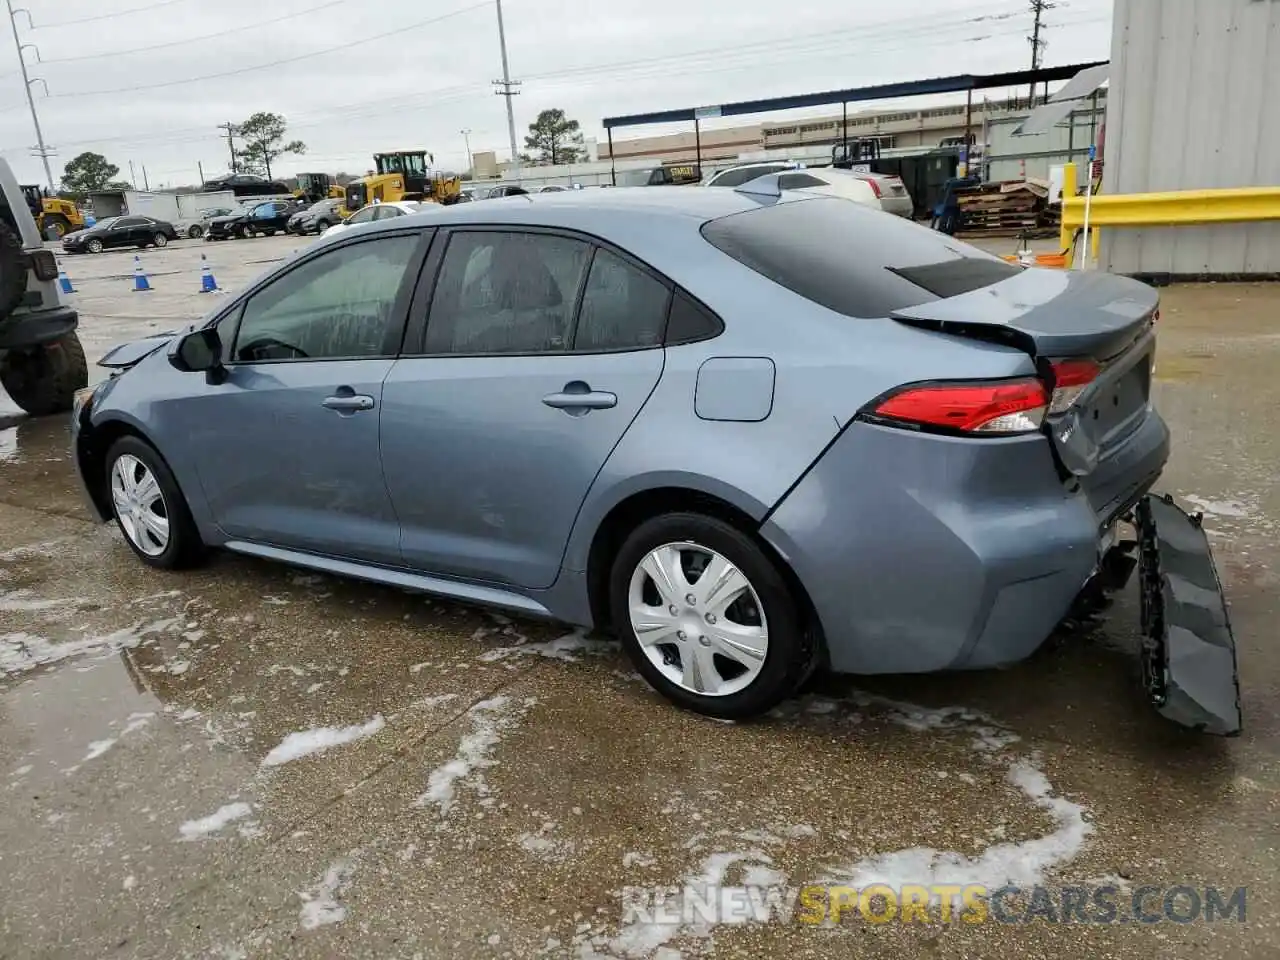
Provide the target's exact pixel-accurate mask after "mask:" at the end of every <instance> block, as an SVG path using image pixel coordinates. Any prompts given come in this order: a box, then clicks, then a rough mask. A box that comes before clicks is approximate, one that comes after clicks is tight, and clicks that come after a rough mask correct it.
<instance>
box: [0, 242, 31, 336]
mask: <svg viewBox="0 0 1280 960" xmlns="http://www.w3.org/2000/svg"><path fill="white" fill-rule="evenodd" d="M26 295H27V261H26V255H25V254H24V253H23V252H22V237H20V236H19V235H18V233H17V231H15V230H14V229H12V228H11V227H10V226H9V225H8V224H7V223H4V222H3V221H0V317H7V316H8V315H9V314H10V313H12V312H13V311H14V310H15V309H17V307H18V304H20V303H22V298H23V297H25V296H26Z"/></svg>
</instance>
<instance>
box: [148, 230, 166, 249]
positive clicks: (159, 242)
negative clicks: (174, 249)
mask: <svg viewBox="0 0 1280 960" xmlns="http://www.w3.org/2000/svg"><path fill="white" fill-rule="evenodd" d="M151 242H152V243H154V244H155V245H156V246H157V247H165V246H168V245H169V238H168V237H166V236H165V235H164V234H163V233H157V234H156V235H155V236H154V237H152V238H151Z"/></svg>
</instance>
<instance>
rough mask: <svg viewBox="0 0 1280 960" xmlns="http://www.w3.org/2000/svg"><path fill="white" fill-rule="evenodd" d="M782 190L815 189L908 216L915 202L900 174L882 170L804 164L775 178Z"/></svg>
mask: <svg viewBox="0 0 1280 960" xmlns="http://www.w3.org/2000/svg"><path fill="white" fill-rule="evenodd" d="M778 187H779V188H780V189H782V190H798V191H800V192H801V193H819V194H823V195H825V196H829V197H844V198H845V199H846V200H854V201H856V202H858V203H865V204H866V205H867V206H869V207H876V206H878V207H879V208H880V209H881V210H883V211H885V213H892V214H894V215H895V216H899V217H906V218H908V219H910V218H911V215H912V213H913V212H914V211H915V204H914V203H912V201H911V194H910V193H908V192H907V187H906V184H904V183H903V182H902V179H901V178H900V177H894V176H889V175H888V174H884V173H858V172H856V171H853V170H841V169H839V168H837V167H821V168H819V169H816V170H815V169H813V168H812V167H811V168H808V169H805V170H796V171H794V172H792V173H785V174H783V175H782V176H780V177H779V178H778Z"/></svg>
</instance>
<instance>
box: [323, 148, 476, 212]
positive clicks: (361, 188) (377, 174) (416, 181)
mask: <svg viewBox="0 0 1280 960" xmlns="http://www.w3.org/2000/svg"><path fill="white" fill-rule="evenodd" d="M429 161H432V162H433V161H434V158H433V157H432V156H431V154H429V153H427V151H425V150H397V151H394V152H392V153H375V154H374V155H373V164H374V169H373V171H371V172H370V173H369V175H368V176H366V177H361V178H360V179H359V180H352V181H351V182H350V183H348V184H347V191H346V197H347V203H346V206H347V209H348V210H352V211H355V210H359V209H360V208H361V207H363V206H365V205H366V204H370V203H373V202H374V201H375V200H376V201H378V202H379V203H395V202H396V201H397V200H426V201H429V202H433V203H445V204H449V203H457V202H458V197H459V196H460V195H461V194H462V179H461V178H460V177H446V176H444V175H443V174H440V173H433V172H432V171H431V168H430V166H429Z"/></svg>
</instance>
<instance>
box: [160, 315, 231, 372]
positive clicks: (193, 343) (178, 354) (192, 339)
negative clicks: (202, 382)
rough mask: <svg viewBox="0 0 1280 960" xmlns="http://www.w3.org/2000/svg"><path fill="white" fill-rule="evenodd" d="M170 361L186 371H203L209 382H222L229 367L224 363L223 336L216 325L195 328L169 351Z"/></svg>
mask: <svg viewBox="0 0 1280 960" xmlns="http://www.w3.org/2000/svg"><path fill="white" fill-rule="evenodd" d="M169 363H170V365H171V366H173V367H174V369H177V370H181V371H183V372H184V373H201V372H203V373H204V375H205V379H206V380H207V381H208V382H209V383H222V382H223V381H224V380H225V379H226V374H227V368H226V367H224V366H223V365H222V338H221V337H220V336H219V335H218V330H217V328H216V327H206V328H205V329H203V330H193V331H192V332H191V333H188V334H187V335H186V336H184V337H182V338H181V339H179V340H178V342H177V343H176V344H175V345H174V347H173V348H172V349H171V350H170V351H169Z"/></svg>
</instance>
